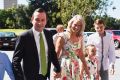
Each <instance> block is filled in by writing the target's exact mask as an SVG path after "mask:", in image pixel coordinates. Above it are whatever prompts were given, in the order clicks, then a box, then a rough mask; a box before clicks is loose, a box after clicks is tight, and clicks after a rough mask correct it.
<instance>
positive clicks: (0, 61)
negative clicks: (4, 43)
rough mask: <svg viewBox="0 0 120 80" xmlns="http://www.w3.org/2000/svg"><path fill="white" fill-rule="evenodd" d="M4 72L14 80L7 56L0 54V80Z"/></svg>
mask: <svg viewBox="0 0 120 80" xmlns="http://www.w3.org/2000/svg"><path fill="white" fill-rule="evenodd" d="M5 71H6V72H7V74H8V75H9V77H10V79H11V80H15V78H14V74H13V71H12V64H11V62H10V60H9V58H8V56H7V55H6V54H5V53H1V52H0V80H3V77H4V74H5Z"/></svg>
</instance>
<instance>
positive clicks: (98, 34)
mask: <svg viewBox="0 0 120 80" xmlns="http://www.w3.org/2000/svg"><path fill="white" fill-rule="evenodd" d="M96 35H97V36H99V37H100V35H99V33H98V32H96ZM104 36H106V32H105V31H104Z"/></svg>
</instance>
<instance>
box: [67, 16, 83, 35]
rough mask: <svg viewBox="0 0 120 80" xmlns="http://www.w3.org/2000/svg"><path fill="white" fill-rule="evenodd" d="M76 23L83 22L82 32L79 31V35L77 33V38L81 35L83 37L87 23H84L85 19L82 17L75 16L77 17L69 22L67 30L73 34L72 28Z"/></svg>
mask: <svg viewBox="0 0 120 80" xmlns="http://www.w3.org/2000/svg"><path fill="white" fill-rule="evenodd" d="M74 21H78V22H82V27H81V29H80V30H79V31H78V33H77V36H80V35H82V33H83V32H84V29H85V21H84V19H83V17H82V16H81V15H75V16H73V18H72V19H70V21H69V22H68V26H67V30H68V31H69V32H72V30H71V26H72V24H73V22H74Z"/></svg>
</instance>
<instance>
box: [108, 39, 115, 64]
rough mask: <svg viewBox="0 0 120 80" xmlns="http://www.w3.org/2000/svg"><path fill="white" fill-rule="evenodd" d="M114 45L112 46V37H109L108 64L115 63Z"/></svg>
mask: <svg viewBox="0 0 120 80" xmlns="http://www.w3.org/2000/svg"><path fill="white" fill-rule="evenodd" d="M115 59H116V57H115V46H114V41H113V38H112V37H111V40H110V45H109V61H110V64H115Z"/></svg>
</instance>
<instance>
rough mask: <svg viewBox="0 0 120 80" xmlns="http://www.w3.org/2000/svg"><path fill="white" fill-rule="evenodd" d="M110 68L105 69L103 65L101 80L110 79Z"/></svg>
mask: <svg viewBox="0 0 120 80" xmlns="http://www.w3.org/2000/svg"><path fill="white" fill-rule="evenodd" d="M108 76H109V75H108V70H105V71H104V70H103V66H102V65H101V69H100V77H101V80H109V77H108Z"/></svg>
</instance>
